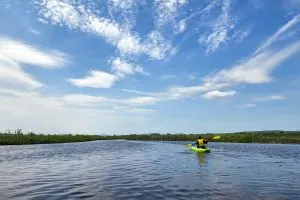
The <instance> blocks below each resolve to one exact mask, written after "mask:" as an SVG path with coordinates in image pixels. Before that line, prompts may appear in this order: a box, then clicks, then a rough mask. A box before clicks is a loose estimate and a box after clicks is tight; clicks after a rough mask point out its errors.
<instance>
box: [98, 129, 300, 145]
mask: <svg viewBox="0 0 300 200" xmlns="http://www.w3.org/2000/svg"><path fill="white" fill-rule="evenodd" d="M199 135H201V136H202V137H203V138H206V139H207V140H209V141H210V142H239V143H287V144H288V143H293V144H300V132H299V131H256V132H238V133H222V134H212V133H207V134H159V133H151V134H131V135H123V136H117V135H116V136H105V137H103V138H102V139H126V140H153V141H195V140H196V139H197V137H198V136H199ZM215 135H220V136H221V138H220V139H218V140H212V139H211V138H212V137H213V136H215Z"/></svg>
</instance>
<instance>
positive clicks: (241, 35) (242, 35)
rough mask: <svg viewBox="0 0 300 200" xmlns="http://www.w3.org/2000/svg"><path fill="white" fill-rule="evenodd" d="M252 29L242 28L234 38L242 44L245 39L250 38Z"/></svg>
mask: <svg viewBox="0 0 300 200" xmlns="http://www.w3.org/2000/svg"><path fill="white" fill-rule="evenodd" d="M250 32H251V28H249V27H248V28H242V29H240V30H238V31H236V32H235V33H234V35H233V36H232V37H233V38H234V39H235V41H236V42H238V43H239V42H242V41H243V40H244V39H245V38H247V37H248V36H249V34H250Z"/></svg>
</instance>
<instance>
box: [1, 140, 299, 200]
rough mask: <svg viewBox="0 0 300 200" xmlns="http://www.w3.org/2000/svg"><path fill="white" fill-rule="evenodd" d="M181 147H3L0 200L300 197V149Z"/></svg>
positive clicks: (167, 144)
mask: <svg viewBox="0 0 300 200" xmlns="http://www.w3.org/2000/svg"><path fill="white" fill-rule="evenodd" d="M183 144H184V143H180V142H174V143H171V142H135V141H96V142H86V143H71V144H51V145H28V146H1V147H0V199H1V200H2V199H22V200H23V199H24V200H26V199H107V200H110V199H155V200H156V199H200V198H201V199H299V198H300V145H261V144H226V143H225V144H223V143H209V145H208V146H209V147H210V148H211V150H212V152H211V153H209V154H200V155H197V154H195V153H193V152H190V151H186V150H185V147H184V145H183Z"/></svg>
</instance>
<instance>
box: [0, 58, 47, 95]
mask: <svg viewBox="0 0 300 200" xmlns="http://www.w3.org/2000/svg"><path fill="white" fill-rule="evenodd" d="M0 71H1V73H0V85H1V86H2V87H8V88H9V87H17V88H29V89H35V88H39V87H42V85H43V84H42V83H40V82H39V81H37V80H36V78H34V77H33V76H32V75H30V74H28V73H26V72H25V71H24V70H23V69H22V68H21V66H20V65H19V64H17V63H16V62H13V61H11V60H8V59H7V58H5V57H3V56H2V55H1V54H0Z"/></svg>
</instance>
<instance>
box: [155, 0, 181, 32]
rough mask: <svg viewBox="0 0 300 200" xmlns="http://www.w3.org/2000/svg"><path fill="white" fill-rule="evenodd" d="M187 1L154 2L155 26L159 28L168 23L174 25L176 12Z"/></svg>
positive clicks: (167, 0) (156, 0) (168, 0)
mask: <svg viewBox="0 0 300 200" xmlns="http://www.w3.org/2000/svg"><path fill="white" fill-rule="evenodd" d="M186 3H187V0H163V1H161V0H155V2H154V5H155V7H156V16H155V19H156V26H157V27H158V28H161V27H162V26H164V25H166V24H168V23H170V22H171V23H172V22H173V23H174V21H175V18H176V17H177V16H178V13H179V12H178V10H179V9H180V7H182V6H183V5H185V4H186Z"/></svg>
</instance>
